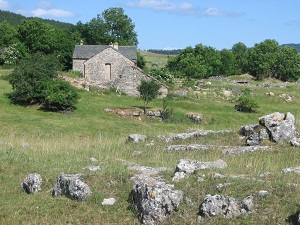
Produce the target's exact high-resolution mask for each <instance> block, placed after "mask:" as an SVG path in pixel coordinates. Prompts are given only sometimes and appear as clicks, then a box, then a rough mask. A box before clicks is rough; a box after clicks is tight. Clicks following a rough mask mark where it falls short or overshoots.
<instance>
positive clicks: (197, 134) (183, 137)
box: [158, 130, 232, 142]
mask: <svg viewBox="0 0 300 225" xmlns="http://www.w3.org/2000/svg"><path fill="white" fill-rule="evenodd" d="M229 132H232V131H231V130H220V131H213V130H200V131H194V132H191V133H180V134H171V135H170V136H169V137H166V136H164V135H159V136H158V138H159V139H161V140H164V141H165V142H170V141H176V140H186V139H190V138H197V137H202V136H206V135H208V134H219V133H221V134H222V133H229Z"/></svg>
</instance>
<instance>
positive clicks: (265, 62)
mask: <svg viewBox="0 0 300 225" xmlns="http://www.w3.org/2000/svg"><path fill="white" fill-rule="evenodd" d="M278 51H279V45H278V42H277V41H275V40H270V39H268V40H265V41H263V42H261V43H259V44H255V46H254V47H253V48H251V49H250V50H249V69H250V74H251V75H253V76H254V77H255V78H256V79H258V80H262V79H263V78H266V77H271V76H275V73H276V61H277V60H276V57H277V54H278Z"/></svg>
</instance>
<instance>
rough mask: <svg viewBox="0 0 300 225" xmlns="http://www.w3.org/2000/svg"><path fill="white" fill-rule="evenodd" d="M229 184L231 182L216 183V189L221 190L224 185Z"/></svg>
mask: <svg viewBox="0 0 300 225" xmlns="http://www.w3.org/2000/svg"><path fill="white" fill-rule="evenodd" d="M229 185H231V183H221V184H217V185H216V189H217V190H218V191H221V190H222V189H223V188H224V187H226V186H229Z"/></svg>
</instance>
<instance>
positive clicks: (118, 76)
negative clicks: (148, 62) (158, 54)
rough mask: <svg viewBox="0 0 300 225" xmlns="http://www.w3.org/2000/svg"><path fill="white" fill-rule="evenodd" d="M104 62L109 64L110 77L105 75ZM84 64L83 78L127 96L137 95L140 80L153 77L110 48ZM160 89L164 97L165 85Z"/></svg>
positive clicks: (165, 92) (166, 91) (165, 93)
mask: <svg viewBox="0 0 300 225" xmlns="http://www.w3.org/2000/svg"><path fill="white" fill-rule="evenodd" d="M106 64H109V65H110V69H111V76H110V79H107V77H106V76H105V73H106V72H105V65H106ZM84 66H85V78H87V79H88V80H89V81H90V82H91V83H92V84H93V85H95V86H98V87H100V88H103V89H109V88H116V89H117V90H118V91H120V92H124V93H126V94H127V95H129V96H139V92H138V90H137V87H138V86H139V85H140V83H141V81H142V80H151V79H153V78H152V77H150V76H148V75H146V74H145V73H143V71H142V70H140V69H139V68H138V67H136V66H135V63H134V62H132V61H131V60H129V59H127V58H126V57H124V56H123V55H122V54H120V53H119V52H117V51H115V50H114V49H111V48H108V49H105V50H104V51H102V52H101V53H99V54H98V55H96V56H94V57H93V58H91V59H89V60H87V61H86V62H85V63H84ZM160 91H161V93H162V95H161V97H165V96H166V95H167V93H168V89H167V88H166V87H165V86H162V87H161V90H160Z"/></svg>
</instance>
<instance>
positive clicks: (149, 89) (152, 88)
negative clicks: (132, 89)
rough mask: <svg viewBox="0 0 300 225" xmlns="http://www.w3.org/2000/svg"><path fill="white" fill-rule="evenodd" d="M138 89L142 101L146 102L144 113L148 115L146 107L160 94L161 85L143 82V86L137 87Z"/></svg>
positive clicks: (153, 82) (152, 81)
mask: <svg viewBox="0 0 300 225" xmlns="http://www.w3.org/2000/svg"><path fill="white" fill-rule="evenodd" d="M137 89H138V91H139V92H140V97H141V99H143V100H144V113H145V114H146V107H147V105H148V103H149V102H150V101H152V100H153V99H155V98H156V97H157V96H158V95H159V94H160V92H159V89H160V84H158V83H156V82H155V81H154V80H151V81H145V80H142V82H141V84H140V85H139V86H138V87H137Z"/></svg>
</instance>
